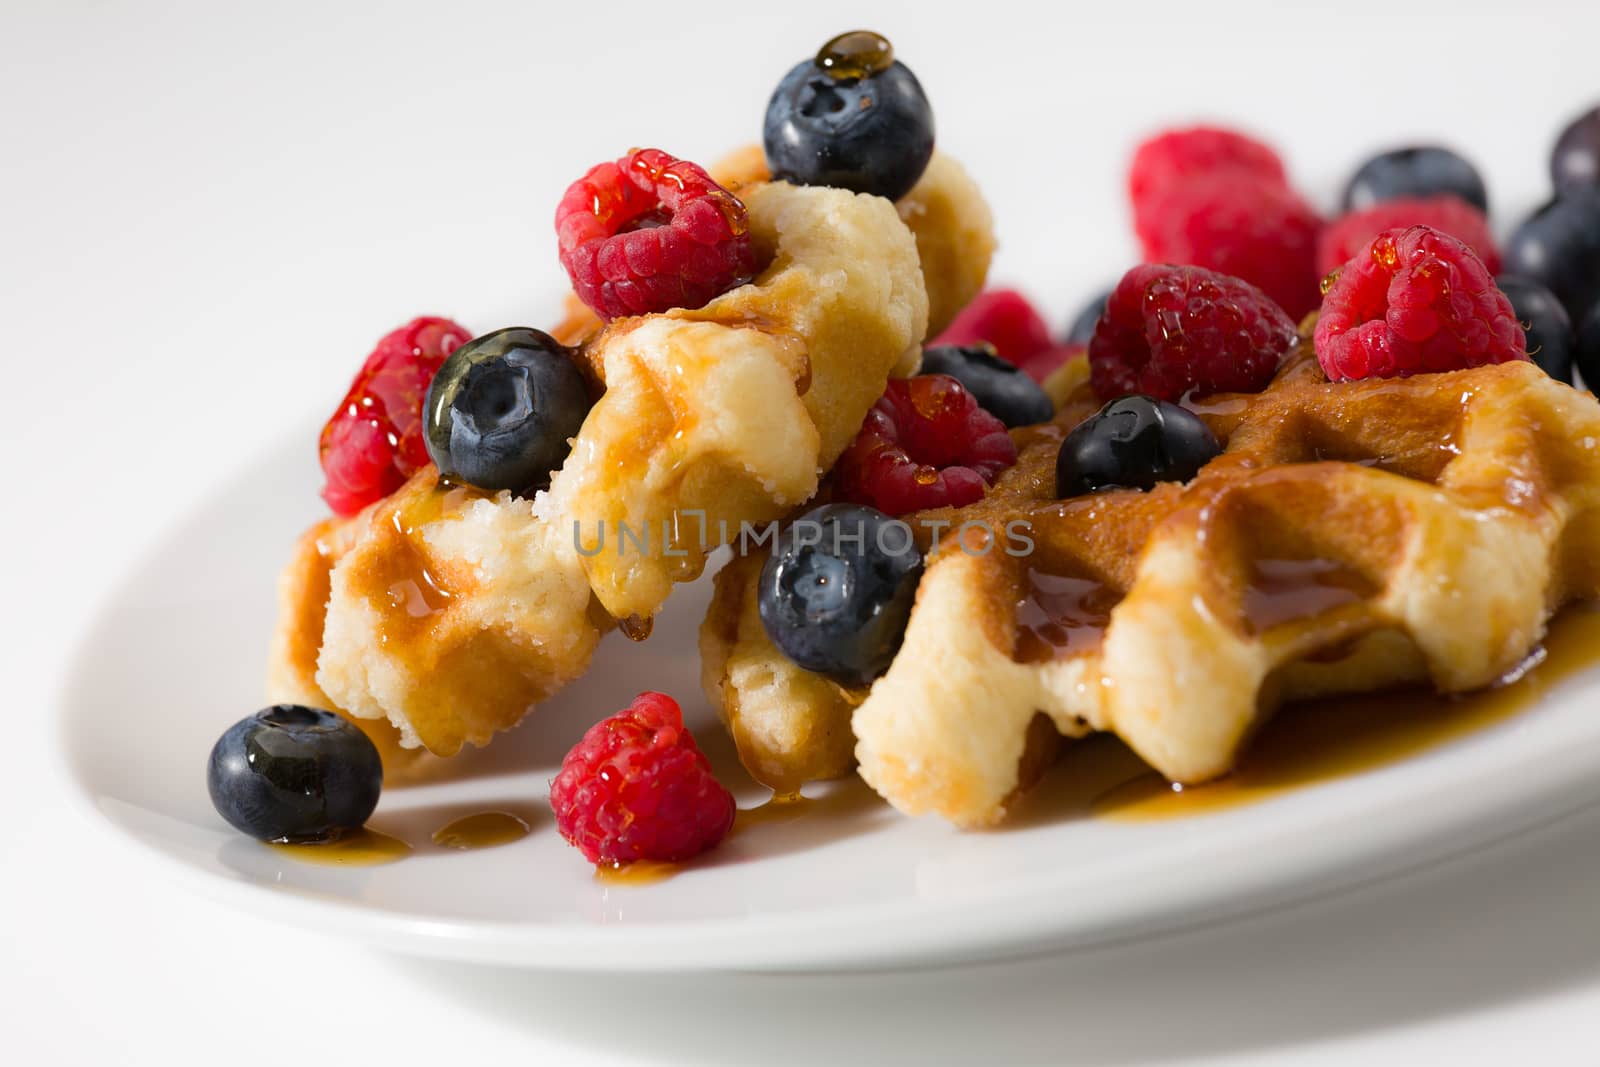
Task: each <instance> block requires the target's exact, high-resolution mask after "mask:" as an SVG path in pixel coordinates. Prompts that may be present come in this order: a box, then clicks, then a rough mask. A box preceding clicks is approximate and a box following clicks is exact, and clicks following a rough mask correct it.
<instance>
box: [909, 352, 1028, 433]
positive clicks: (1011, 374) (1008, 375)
mask: <svg viewBox="0 0 1600 1067" xmlns="http://www.w3.org/2000/svg"><path fill="white" fill-rule="evenodd" d="M922 373H923V374H948V375H949V376H950V377H952V378H954V379H955V380H956V381H958V382H960V383H961V384H962V385H964V386H966V387H967V392H969V393H971V394H972V395H973V397H975V398H976V399H977V401H978V404H979V405H980V406H981V407H982V408H983V409H984V410H985V411H987V412H988V413H989V414H991V415H993V416H994V417H995V418H997V419H999V420H1000V421H1001V422H1003V423H1005V424H1006V425H1007V426H1033V425H1035V424H1037V423H1041V422H1049V421H1050V417H1051V416H1052V415H1054V414H1055V413H1056V409H1055V405H1054V404H1052V403H1050V398H1049V397H1048V396H1046V395H1045V393H1044V390H1043V389H1041V388H1039V385H1038V383H1037V382H1035V381H1034V380H1033V379H1032V378H1030V377H1028V376H1027V375H1026V374H1024V373H1023V372H1022V371H1020V370H1018V369H1017V367H1016V365H1015V364H1012V363H1007V362H1006V361H1005V360H1003V359H1001V358H1000V357H999V356H997V355H995V352H994V346H993V345H991V344H975V345H938V346H936V347H934V348H929V349H925V350H924V351H923V353H922Z"/></svg>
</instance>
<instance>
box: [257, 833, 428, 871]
mask: <svg viewBox="0 0 1600 1067" xmlns="http://www.w3.org/2000/svg"><path fill="white" fill-rule="evenodd" d="M271 848H272V849H273V850H274V851H276V852H280V853H282V854H283V855H285V856H287V857H289V858H290V859H293V860H298V861H299V862H301V863H316V864H321V865H323V866H328V867H377V866H380V865H382V864H385V863H394V862H395V861H396V860H403V859H405V858H406V857H407V856H409V855H411V846H410V845H408V844H406V843H405V842H404V841H402V840H400V839H399V838H398V837H390V836H389V835H388V834H380V833H378V831H376V830H368V829H367V828H366V827H362V828H361V829H360V830H357V831H355V832H354V833H349V834H345V835H344V836H343V837H338V838H334V839H333V840H331V841H315V842H307V843H304V844H302V843H297V842H289V841H274V842H272V844H271Z"/></svg>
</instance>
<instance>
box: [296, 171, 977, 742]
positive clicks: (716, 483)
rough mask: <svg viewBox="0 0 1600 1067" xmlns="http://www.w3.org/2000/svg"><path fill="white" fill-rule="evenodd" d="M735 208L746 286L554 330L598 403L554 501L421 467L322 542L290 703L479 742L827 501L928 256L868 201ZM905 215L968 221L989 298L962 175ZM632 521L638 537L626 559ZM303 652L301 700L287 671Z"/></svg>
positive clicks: (931, 177) (899, 354)
mask: <svg viewBox="0 0 1600 1067" xmlns="http://www.w3.org/2000/svg"><path fill="white" fill-rule="evenodd" d="M936 162H938V161H936ZM740 195H741V198H742V199H743V200H744V202H745V204H746V206H747V208H748V209H749V213H750V231H751V234H752V237H753V238H754V240H755V242H756V243H757V245H758V246H759V247H760V248H761V249H762V250H763V251H764V252H765V253H766V254H767V255H768V256H769V257H770V265H769V266H768V267H767V269H766V270H764V271H763V272H762V274H761V275H760V276H759V277H758V278H756V279H755V280H754V281H753V282H752V283H751V284H749V285H745V286H741V287H739V288H737V289H734V290H732V291H730V292H728V293H726V294H724V295H723V296H721V297H718V298H717V299H716V300H713V301H712V302H711V303H710V304H708V305H706V306H705V307H703V308H699V309H696V310H693V311H671V312H666V313H663V314H659V315H648V316H642V317H637V318H627V319H619V320H616V321H614V322H612V323H610V324H608V325H606V326H605V327H603V328H601V327H600V326H599V324H598V323H597V322H595V321H594V320H593V319H592V318H589V317H587V316H584V315H581V314H578V315H570V316H569V317H568V320H567V321H566V322H565V323H563V324H562V326H561V327H560V328H559V329H558V331H557V332H558V336H560V337H561V339H562V340H564V341H566V342H569V343H578V342H581V349H580V351H581V355H582V357H583V360H584V365H585V369H586V371H587V373H588V374H589V376H590V378H591V380H592V381H593V382H594V383H595V384H596V387H597V388H603V390H604V391H603V395H601V396H600V398H599V399H598V400H597V401H596V403H595V405H594V407H593V409H592V410H591V411H590V413H589V415H588V417H587V419H586V420H585V422H584V425H583V428H582V430H581V431H580V433H579V434H578V436H577V438H576V439H575V440H574V444H573V450H572V453H571V455H570V456H569V458H568V460H567V462H566V463H565V464H564V465H563V467H562V469H561V470H560V471H558V472H557V473H556V474H555V477H554V479H553V481H552V484H551V487H550V489H549V490H548V491H547V492H544V493H540V494H539V495H538V496H537V497H535V498H534V499H533V500H532V501H528V500H520V499H517V498H516V497H513V496H512V495H510V494H507V493H500V494H497V495H495V496H486V495H481V494H476V493H468V492H465V491H461V490H454V491H447V490H443V489H440V488H439V487H438V486H437V485H436V481H437V473H436V472H435V471H434V470H433V469H432V468H431V467H430V468H427V469H424V470H423V471H421V472H419V473H418V474H417V475H416V477H414V478H413V479H412V480H411V481H410V482H408V483H407V485H405V486H404V487H402V488H401V489H400V490H399V491H397V492H396V493H395V494H394V495H393V496H391V497H389V498H388V499H386V500H383V501H380V502H378V503H377V504H375V505H373V506H372V507H371V508H369V509H368V510H367V511H365V512H363V513H362V514H361V515H360V516H357V517H356V518H354V519H352V520H349V521H348V522H347V523H344V524H337V525H336V526H335V527H331V528H329V529H330V530H331V531H332V532H334V533H336V534H337V537H336V540H337V541H338V543H339V548H340V550H339V551H338V552H337V553H333V554H331V555H330V556H328V557H327V558H328V559H329V561H330V562H331V564H332V566H331V571H330V572H329V574H328V575H327V596H326V601H325V609H326V610H325V611H323V610H322V608H323V605H312V604H308V603H306V602H305V601H304V598H289V599H286V601H285V604H284V609H283V612H282V614H281V619H280V634H279V638H278V640H277V642H276V643H275V649H276V650H277V651H276V653H275V656H276V659H277V661H278V662H277V663H276V664H275V667H274V674H275V677H278V678H289V679H297V682H296V684H295V685H294V686H287V687H284V691H288V690H289V689H297V690H298V691H301V692H305V693H307V694H308V697H309V696H311V695H316V693H317V691H318V690H320V694H321V696H322V697H323V698H324V699H323V700H322V701H320V702H321V703H323V704H324V705H325V706H334V707H336V708H338V709H341V710H343V711H345V712H346V713H347V714H350V715H352V716H353V717H356V718H361V719H387V720H388V721H389V722H390V723H392V724H393V725H394V726H395V728H396V729H397V730H398V732H399V736H400V739H401V741H402V743H403V744H404V745H406V746H407V747H414V746H417V745H421V746H422V747H425V748H427V749H428V750H429V751H431V752H434V753H438V754H441V755H449V754H452V753H454V752H456V751H457V750H459V749H460V747H461V746H462V745H463V744H465V743H473V744H484V743H487V741H488V740H489V739H490V738H491V737H492V736H493V734H494V733H495V732H496V731H498V730H502V729H506V728H508V727H510V726H511V725H513V724H515V723H516V722H517V721H518V720H520V719H521V717H522V716H523V715H524V714H525V713H526V712H527V710H528V709H529V708H530V707H531V706H532V705H533V704H535V703H537V702H538V701H540V700H543V699H544V698H545V697H547V696H548V695H549V694H550V693H552V692H554V691H555V689H557V688H559V687H560V686H562V685H564V684H566V683H567V682H569V681H571V680H573V679H574V678H576V677H577V676H578V675H580V674H581V673H582V672H583V671H584V670H585V669H586V668H587V666H588V663H589V659H590V657H591V656H592V654H593V651H594V648H595V646H596V644H597V643H598V641H599V639H600V637H601V636H602V635H603V634H604V633H605V631H606V630H608V629H609V628H610V627H611V626H612V625H613V624H614V620H617V619H620V620H622V621H623V626H624V628H625V629H627V630H629V632H630V636H636V637H643V636H644V635H645V634H647V633H648V628H649V620H650V619H651V617H652V616H653V615H654V614H655V612H656V611H657V610H658V609H659V608H660V607H661V605H662V603H663V602H664V601H665V600H666V597H667V595H668V593H669V592H670V591H671V588H672V585H673V584H674V583H675V582H679V581H684V580H688V579H691V578H694V577H696V576H698V575H699V573H700V571H701V570H702V568H703V567H704V563H705V557H706V555H707V554H708V553H709V551H710V550H712V549H714V548H715V547H716V545H717V544H719V543H720V542H721V540H722V539H723V538H724V537H725V536H731V535H736V534H737V532H738V530H739V527H740V523H741V522H764V521H767V520H769V519H773V518H776V517H778V516H779V515H781V514H783V513H784V512H785V511H787V510H789V509H790V508H792V507H794V506H795V505H797V504H798V503H800V502H802V501H804V500H805V499H807V498H808V497H809V496H810V495H811V494H813V493H814V492H815V491H816V488H817V482H818V478H819V476H820V474H821V473H822V472H824V471H825V470H826V469H827V468H828V467H829V466H831V465H832V463H833V461H834V459H835V458H837V456H838V454H839V453H840V451H842V450H843V448H844V447H845V446H846V445H847V444H848V443H849V441H850V440H851V438H852V437H853V436H854V434H855V432H856V428H857V427H858V426H859V425H860V422H861V419H862V417H863V415H864V414H865V412H866V410H867V408H868V407H869V406H870V405H871V404H872V402H873V401H874V400H876V399H877V397H878V396H879V395H880V394H881V393H882V391H883V385H884V382H885V381H886V380H887V378H888V377H889V375H890V374H891V373H901V374H905V373H911V372H912V371H914V370H915V367H916V364H917V359H918V355H919V352H920V348H919V345H920V342H921V340H922V338H923V336H924V335H925V333H926V330H927V295H926V290H925V285H924V281H923V277H922V269H921V266H920V260H919V256H918V250H917V237H916V235H915V234H914V232H913V230H912V229H911V228H909V227H908V225H907V224H906V223H905V222H903V221H902V220H901V217H900V215H899V214H898V213H897V210H896V206H895V205H893V204H890V203H889V202H888V201H885V200H882V199H881V198H877V197H871V196H857V195H855V194H852V193H848V192H845V191H842V190H837V189H823V188H800V187H794V186H790V185H787V184H784V183H762V182H755V183H751V184H747V185H745V186H743V187H741V189H740ZM909 196H910V197H920V198H922V200H919V201H918V202H919V203H921V202H923V201H926V202H927V203H929V204H934V203H944V204H950V205H954V204H956V203H957V202H961V203H965V204H966V205H967V210H968V213H969V214H970V215H972V216H973V217H974V218H976V219H978V220H980V222H979V223H978V224H977V225H976V227H975V230H974V232H977V233H980V234H981V235H982V237H983V239H982V240H977V239H974V240H973V241H972V242H970V247H969V248H968V249H967V251H968V252H969V259H971V260H974V261H980V262H981V267H980V268H979V272H978V273H979V277H978V281H977V283H975V284H981V273H982V268H983V267H986V266H987V260H988V256H989V252H990V250H991V248H992V237H990V236H989V215H988V208H987V207H986V206H985V205H984V204H983V201H982V198H981V197H980V196H979V195H978V193H977V190H976V188H975V187H973V186H972V184H971V182H970V180H969V179H967V178H966V176H965V174H964V173H963V172H961V170H960V168H959V167H956V166H955V165H954V164H948V163H947V162H941V163H940V165H939V166H937V167H935V166H930V167H929V171H928V174H927V175H925V176H924V179H923V182H922V183H919V185H918V187H917V189H914V190H913V191H912V193H911V194H909ZM951 210H954V208H953V207H952V208H951ZM918 218H919V219H920V220H922V221H921V222H920V223H919V224H920V225H923V226H931V225H935V224H936V223H940V220H942V219H943V218H944V216H943V215H941V214H940V213H939V212H935V211H932V210H928V211H922V212H920V213H918ZM941 224H942V223H941ZM966 269H968V270H970V269H971V268H970V267H968V268H966ZM970 295H971V294H966V296H970ZM964 298H965V297H963V299H964ZM623 523H626V524H627V527H628V529H629V531H630V533H631V534H633V535H634V536H633V538H632V539H630V541H629V542H627V544H626V548H625V550H622V551H619V550H618V546H619V543H621V526H622V524H623ZM602 530H603V531H604V537H605V539H606V540H605V542H604V543H602V542H601V541H600V540H599V538H600V537H601V531H602ZM669 533H670V536H669ZM641 537H642V540H641ZM327 539H328V538H327V536H326V533H325V536H324V540H327ZM580 544H581V545H582V546H583V548H584V551H580V547H579V546H580ZM301 556H304V550H303V549H302V553H301ZM302 562H303V561H302V559H301V558H300V557H297V561H296V565H297V566H300V565H301V564H302ZM286 588H289V589H291V590H304V591H305V592H306V594H307V595H310V594H312V593H314V592H315V590H316V589H317V588H318V586H317V585H316V583H315V582H313V581H297V582H287V581H286ZM286 595H287V594H286ZM319 622H320V630H318V628H317V627H318V624H319ZM313 644H314V645H316V646H317V670H316V673H315V676H314V678H312V679H310V682H311V685H310V686H306V685H304V684H301V683H303V682H304V681H305V679H304V678H303V676H302V674H301V672H300V671H298V670H297V663H298V662H299V661H295V662H294V663H291V662H289V661H288V659H287V657H288V656H289V653H290V652H291V651H292V650H299V651H301V652H303V651H304V650H305V649H307V648H308V647H310V646H311V645H313Z"/></svg>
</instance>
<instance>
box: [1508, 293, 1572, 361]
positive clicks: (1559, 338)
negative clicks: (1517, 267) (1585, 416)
mask: <svg viewBox="0 0 1600 1067" xmlns="http://www.w3.org/2000/svg"><path fill="white" fill-rule="evenodd" d="M1495 284H1496V285H1498V286H1499V287H1500V291H1501V292H1503V293H1505V294H1506V296H1508V297H1510V299H1511V310H1513V311H1515V312H1516V313H1517V321H1519V322H1521V323H1522V328H1523V329H1524V330H1525V331H1527V334H1528V355H1529V356H1530V357H1531V358H1532V359H1533V361H1534V362H1535V363H1537V364H1538V365H1539V368H1540V369H1541V370H1543V371H1544V372H1545V373H1546V374H1548V375H1550V377H1552V378H1554V379H1556V380H1557V381H1560V382H1569V383H1570V382H1571V381H1572V344H1573V338H1572V318H1571V317H1570V316H1569V315H1568V314H1567V309H1566V308H1564V307H1562V306H1561V301H1559V300H1557V299H1556V294H1554V293H1552V292H1551V291H1550V290H1549V289H1546V288H1545V287H1544V286H1542V285H1540V284H1539V283H1538V282H1536V281H1534V280H1533V279H1532V278H1524V277H1521V276H1520V275H1516V274H1502V275H1500V277H1498V278H1496V279H1495Z"/></svg>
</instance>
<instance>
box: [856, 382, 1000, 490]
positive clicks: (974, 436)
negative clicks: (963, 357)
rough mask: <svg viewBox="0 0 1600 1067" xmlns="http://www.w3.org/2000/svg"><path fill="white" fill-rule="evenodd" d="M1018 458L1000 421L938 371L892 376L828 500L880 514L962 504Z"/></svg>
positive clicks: (857, 438)
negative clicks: (913, 375) (859, 506)
mask: <svg viewBox="0 0 1600 1067" xmlns="http://www.w3.org/2000/svg"><path fill="white" fill-rule="evenodd" d="M1016 461H1017V446H1016V445H1015V444H1014V443H1012V440H1011V435H1010V434H1008V433H1006V427H1005V424H1004V423H1002V422H1001V421H1000V420H999V419H997V418H995V417H994V416H993V415H991V414H989V413H988V412H987V411H985V410H983V408H981V407H979V406H978V401H977V399H976V398H974V397H973V395H972V394H971V393H969V392H967V389H966V387H965V386H963V385H962V384H961V383H960V382H958V381H956V380H955V379H954V378H952V377H950V376H949V375H945V374H923V375H919V376H917V377H915V378H907V379H903V380H902V379H897V380H895V381H891V382H890V383H889V388H888V389H887V390H886V391H885V392H884V394H883V396H881V397H879V398H878V402H877V403H876V404H874V405H873V406H872V410H871V411H869V412H867V418H866V421H865V422H864V423H862V425H861V432H860V433H859V434H857V435H856V439H855V441H854V442H853V443H852V444H851V445H850V447H849V448H847V449H845V452H844V455H843V456H841V457H839V464H838V466H837V467H836V468H835V471H836V475H835V478H836V480H835V482H834V489H835V496H836V497H837V498H838V499H839V500H842V501H851V502H854V503H857V504H866V505H868V506H870V507H875V508H877V509H878V510H879V511H881V512H884V513H885V514H887V515H905V514H907V513H909V512H912V511H921V510H922V509H924V508H937V507H961V506H962V505H964V504H971V503H973V502H974V501H977V500H980V499H982V497H983V490H984V486H985V485H993V484H994V480H995V478H996V476H998V475H999V473H1000V472H1001V471H1003V470H1005V469H1006V468H1007V467H1009V466H1011V465H1012V464H1013V463H1015V462H1016Z"/></svg>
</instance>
